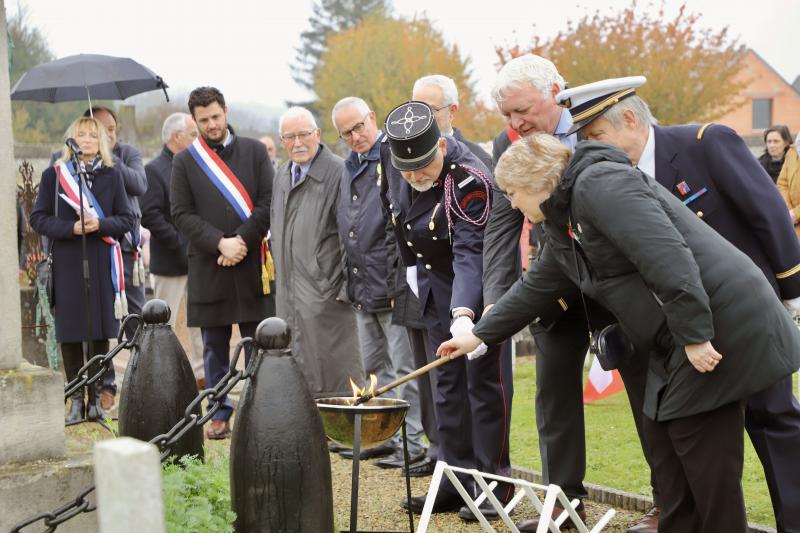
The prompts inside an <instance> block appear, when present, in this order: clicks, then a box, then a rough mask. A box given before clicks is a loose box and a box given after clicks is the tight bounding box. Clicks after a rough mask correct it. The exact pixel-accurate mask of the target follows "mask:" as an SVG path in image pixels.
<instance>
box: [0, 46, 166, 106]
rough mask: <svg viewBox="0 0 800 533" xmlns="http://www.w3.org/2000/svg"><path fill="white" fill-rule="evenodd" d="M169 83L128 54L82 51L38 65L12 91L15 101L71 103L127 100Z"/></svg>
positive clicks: (163, 87) (164, 87)
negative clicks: (115, 55) (81, 52)
mask: <svg viewBox="0 0 800 533" xmlns="http://www.w3.org/2000/svg"><path fill="white" fill-rule="evenodd" d="M167 87H168V86H167V84H166V83H164V80H163V79H161V76H158V75H156V74H155V73H154V72H153V71H152V70H150V69H149V68H147V67H145V66H143V65H140V64H139V63H137V62H136V61H134V60H133V59H130V58H127V57H113V56H104V55H97V54H78V55H75V56H69V57H64V58H61V59H56V60H55V61H51V62H49V63H43V64H41V65H36V66H35V67H33V68H32V69H30V70H29V71H28V72H26V73H25V74H24V75H23V76H22V77H21V78H20V79H19V81H18V82H17V83H16V85H14V88H13V89H12V91H11V99H12V100H33V101H36V102H51V103H54V102H68V101H72V100H83V99H88V100H89V106H90V107H91V103H92V98H94V99H95V100H124V99H125V98H128V97H129V96H133V95H134V94H139V93H144V92H147V91H154V90H157V89H162V90H163V91H164V96H165V97H166V98H167V101H169V96H168V95H167Z"/></svg>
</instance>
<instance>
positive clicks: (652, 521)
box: [627, 507, 661, 533]
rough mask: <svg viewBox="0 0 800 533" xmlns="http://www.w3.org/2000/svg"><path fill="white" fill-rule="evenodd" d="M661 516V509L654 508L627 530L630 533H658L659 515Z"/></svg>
mask: <svg viewBox="0 0 800 533" xmlns="http://www.w3.org/2000/svg"><path fill="white" fill-rule="evenodd" d="M660 514H661V509H659V508H658V507H653V508H651V509H650V510H649V511H647V514H645V515H644V516H643V517H641V518H640V519H639V520H637V521H636V523H635V524H633V525H632V526H631V527H629V528H628V529H627V532H628V533H658V515H660Z"/></svg>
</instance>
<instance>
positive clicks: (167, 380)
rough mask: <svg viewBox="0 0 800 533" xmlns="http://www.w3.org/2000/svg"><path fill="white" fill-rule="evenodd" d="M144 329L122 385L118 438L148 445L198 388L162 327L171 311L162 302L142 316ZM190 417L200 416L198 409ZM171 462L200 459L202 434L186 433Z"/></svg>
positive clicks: (172, 337) (168, 332)
mask: <svg viewBox="0 0 800 533" xmlns="http://www.w3.org/2000/svg"><path fill="white" fill-rule="evenodd" d="M142 317H143V318H144V322H145V325H144V328H143V330H142V335H141V339H140V343H139V346H138V347H135V348H134V349H133V350H131V352H132V353H131V358H130V361H129V362H128V368H127V370H126V371H125V379H124V380H123V382H122V393H121V394H120V402H119V433H120V435H122V436H125V437H133V438H136V439H139V440H143V441H149V440H150V439H152V438H153V437H156V436H158V435H161V434H163V433H166V432H167V431H169V430H170V429H171V428H172V426H174V425H175V424H176V423H178V421H180V420H181V419H182V418H183V414H184V411H186V407H187V406H188V405H189V404H190V403H191V402H192V400H194V399H195V397H197V393H198V391H197V382H196V381H195V378H194V373H193V372H192V367H191V365H190V364H189V360H188V359H187V358H186V352H184V351H183V347H182V346H181V343H180V342H179V341H178V338H177V337H176V336H175V333H173V331H172V328H171V327H170V326H169V324H167V321H168V320H169V317H170V309H169V306H167V304H166V302H164V301H163V300H150V301H149V302H147V303H146V304H145V306H144V309H143V310H142ZM195 413H196V414H197V415H198V416H200V415H201V412H200V407H199V406H198V408H197V409H196V411H195ZM171 455H172V456H176V457H179V456H182V455H196V456H198V457H200V458H201V459H202V458H203V428H202V427H199V426H198V427H195V428H192V429H190V430H189V432H188V433H186V434H185V435H184V436H183V437H182V438H181V439H180V440H179V441H178V442H176V443H175V444H174V445H173V446H172V453H171Z"/></svg>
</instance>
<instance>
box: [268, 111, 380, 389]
mask: <svg viewBox="0 0 800 533" xmlns="http://www.w3.org/2000/svg"><path fill="white" fill-rule="evenodd" d="M279 133H280V138H281V143H282V144H283V147H284V149H285V150H286V152H287V155H288V160H287V161H286V162H285V163H284V164H283V165H281V166H280V167H279V168H278V171H277V175H276V176H275V183H274V184H273V190H272V206H271V217H270V220H271V222H272V227H271V231H272V237H271V247H272V253H273V257H274V259H275V270H276V284H277V291H276V298H277V314H278V316H279V317H281V318H282V319H284V320H286V322H287V323H288V324H289V327H291V328H292V352H293V354H294V357H295V360H296V361H297V363H298V364H299V365H300V369H301V370H302V371H303V374H304V375H305V378H306V381H307V382H308V387H309V390H310V391H311V394H312V395H313V396H314V397H315V398H324V397H330V396H341V395H346V396H350V395H352V391H351V389H350V386H349V382H348V378H350V377H352V378H353V380H354V381H355V382H356V383H363V382H364V371H363V369H362V366H361V353H360V351H359V348H358V337H357V334H356V318H355V314H354V311H353V308H352V307H351V306H350V305H349V303H347V301H346V300H347V297H346V294H347V290H346V287H345V275H344V247H343V246H342V243H341V241H340V240H339V234H338V231H337V225H336V206H337V204H338V203H339V188H340V187H339V186H340V182H341V178H342V173H343V172H344V161H343V160H342V158H341V157H339V156H337V155H336V154H334V153H333V152H331V150H330V149H329V148H327V147H326V146H325V145H323V144H321V143H320V129H319V128H318V127H317V124H316V121H315V120H314V117H313V116H312V115H311V113H310V112H309V111H308V110H306V109H304V108H301V107H292V108H290V109H288V110H287V111H286V112H285V113H284V114H283V116H281V119H280V125H279Z"/></svg>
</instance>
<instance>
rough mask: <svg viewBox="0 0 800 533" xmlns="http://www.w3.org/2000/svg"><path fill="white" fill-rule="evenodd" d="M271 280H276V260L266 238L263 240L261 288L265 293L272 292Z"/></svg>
mask: <svg viewBox="0 0 800 533" xmlns="http://www.w3.org/2000/svg"><path fill="white" fill-rule="evenodd" d="M270 281H275V262H274V261H273V260H272V252H270V250H269V244H267V239H266V238H265V239H263V240H262V241H261V289H262V291H263V292H264V294H270V293H271V292H272V290H271V289H270V287H269V282H270Z"/></svg>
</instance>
